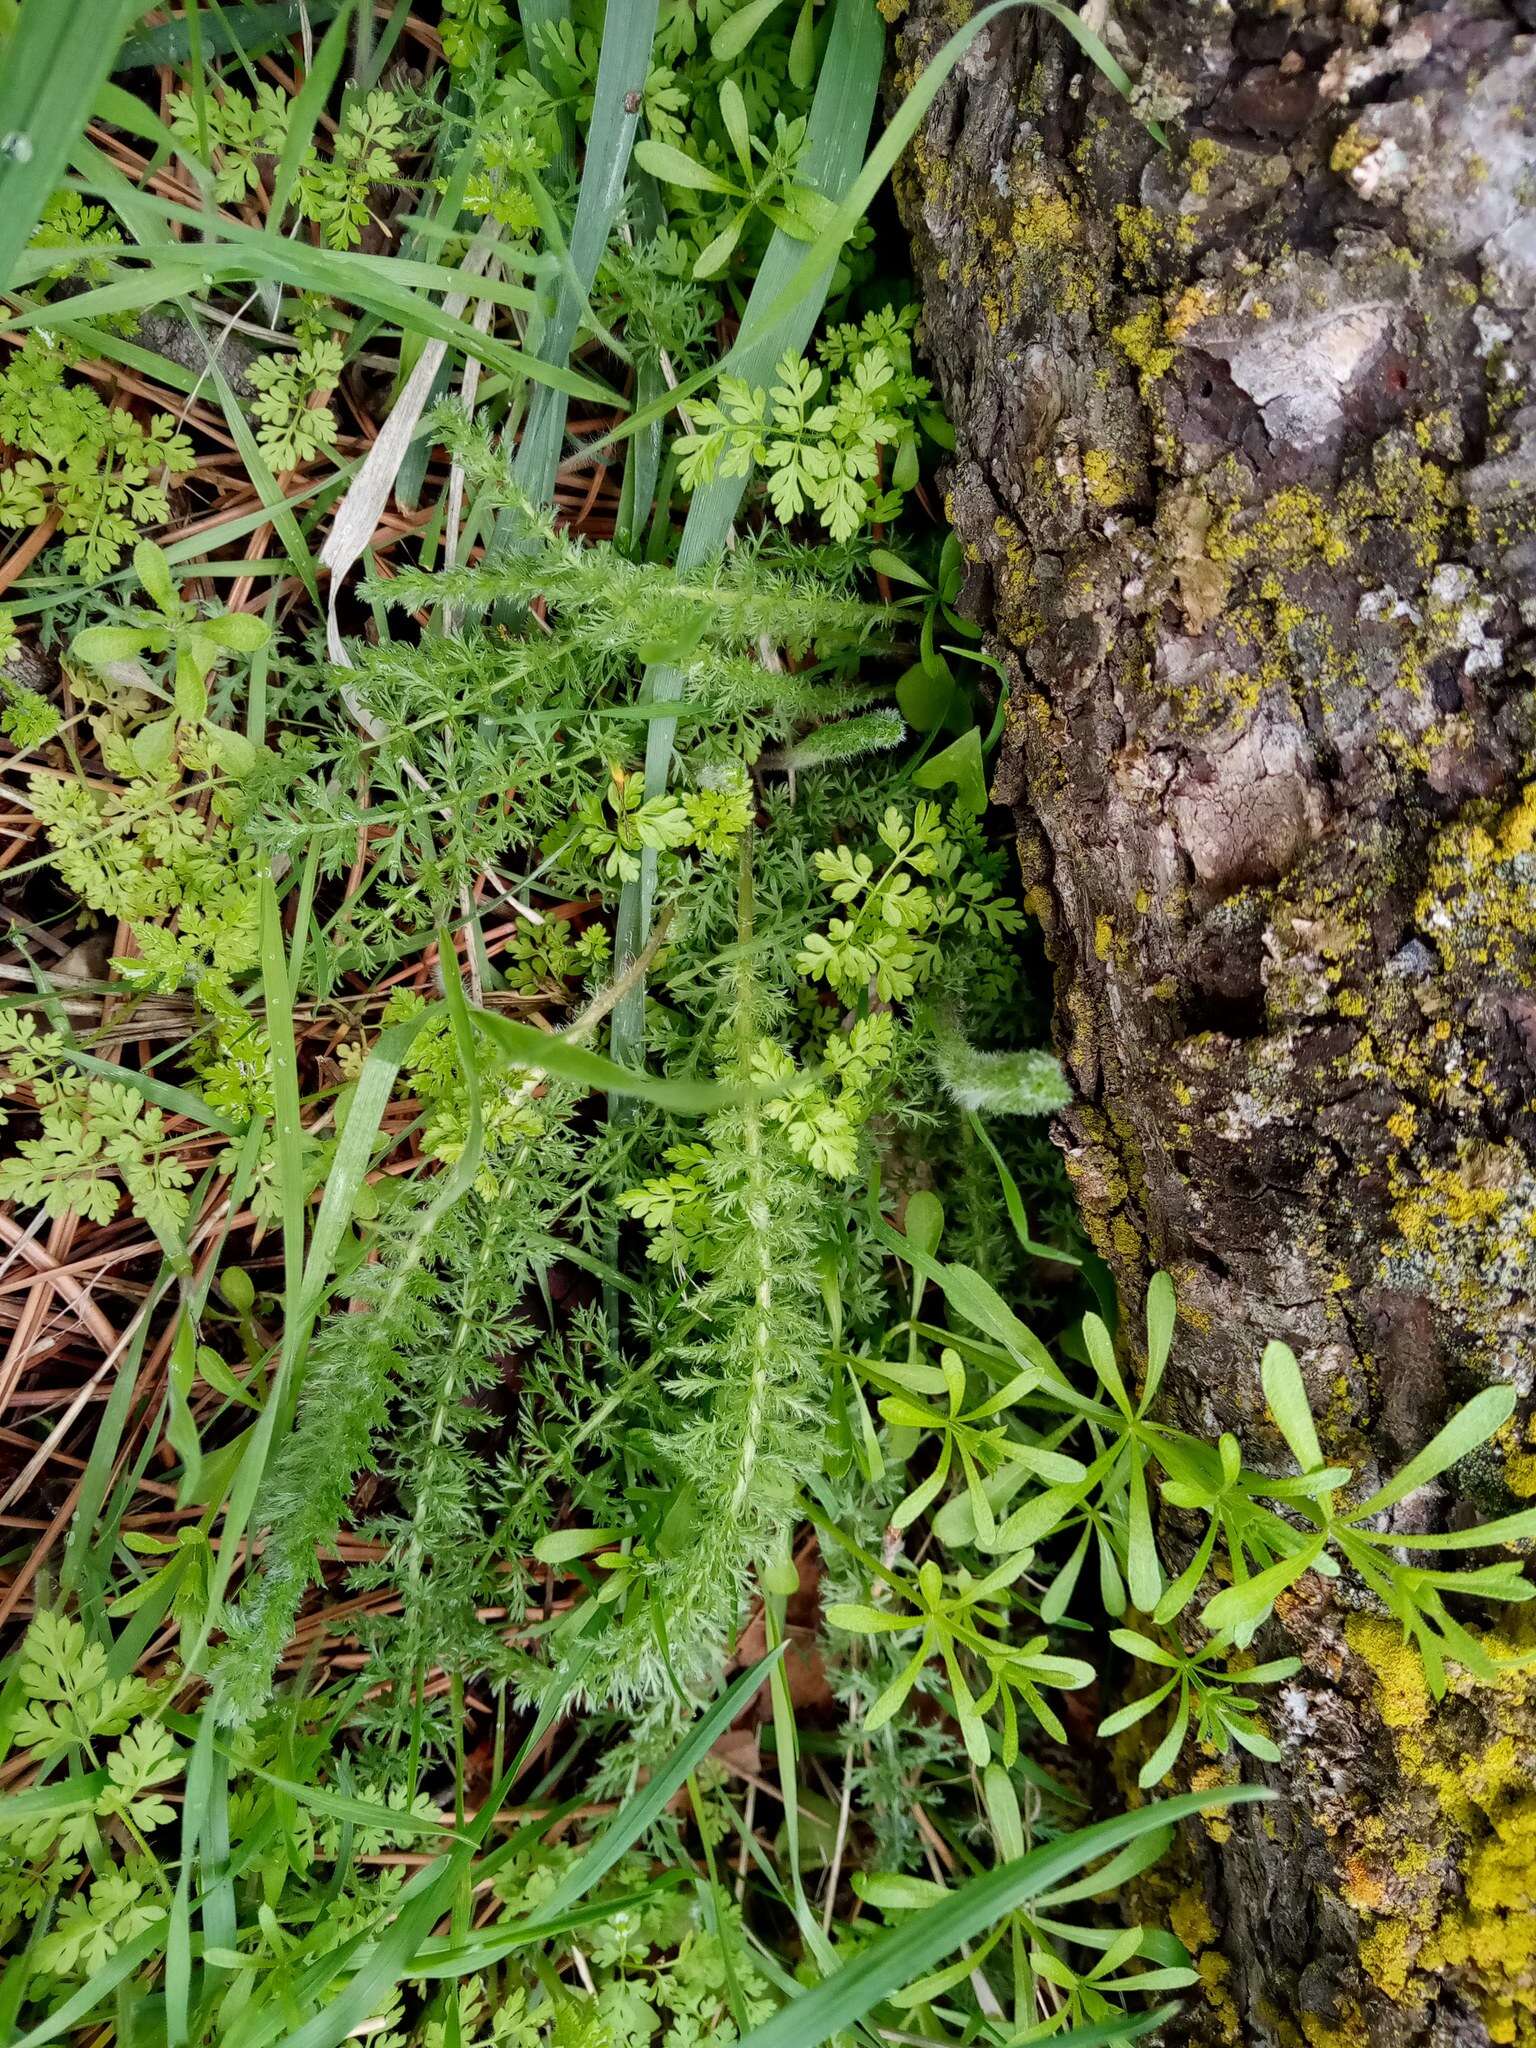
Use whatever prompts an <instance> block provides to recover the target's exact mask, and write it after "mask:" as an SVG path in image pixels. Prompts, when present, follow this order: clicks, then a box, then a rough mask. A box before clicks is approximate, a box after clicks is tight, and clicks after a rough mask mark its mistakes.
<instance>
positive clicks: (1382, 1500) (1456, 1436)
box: [1266, 1354, 1515, 1542]
mask: <svg viewBox="0 0 1536 2048" xmlns="http://www.w3.org/2000/svg"><path fill="white" fill-rule="evenodd" d="M1266 1355H1267V1354H1266ZM1267 1391H1268V1390H1267V1388H1266V1392H1267ZM1271 1406H1273V1403H1271ZM1514 1412H1515V1390H1514V1388H1513V1387H1485V1388H1484V1389H1483V1391H1482V1392H1481V1393H1480V1394H1476V1395H1474V1396H1473V1398H1472V1399H1471V1400H1470V1401H1469V1402H1468V1403H1467V1405H1466V1407H1465V1408H1458V1409H1457V1411H1456V1413H1455V1414H1454V1415H1453V1416H1452V1417H1451V1419H1450V1421H1449V1422H1448V1423H1447V1424H1446V1425H1445V1427H1444V1429H1442V1430H1440V1431H1439V1432H1438V1433H1437V1434H1436V1435H1435V1436H1433V1437H1431V1438H1430V1440H1429V1442H1428V1443H1427V1444H1426V1445H1425V1446H1424V1448H1423V1450H1422V1451H1420V1452H1419V1453H1418V1455H1417V1456H1416V1457H1413V1458H1410V1459H1409V1460H1408V1463H1407V1464H1406V1465H1405V1466H1404V1467H1403V1469H1402V1471H1401V1472H1398V1473H1395V1474H1394V1475H1393V1477H1392V1478H1391V1479H1389V1480H1388V1481H1387V1483H1386V1485H1385V1486H1383V1487H1381V1488H1379V1489H1378V1490H1377V1491H1376V1492H1375V1493H1373V1494H1372V1495H1371V1497H1370V1499H1369V1500H1367V1501H1362V1502H1361V1503H1360V1505H1359V1507H1357V1508H1352V1509H1351V1510H1350V1512H1349V1515H1348V1517H1347V1519H1348V1520H1349V1521H1351V1522H1360V1521H1364V1520H1365V1519H1366V1518H1367V1517H1368V1516H1371V1515H1379V1514H1381V1513H1383V1512H1384V1510H1386V1509H1387V1508H1392V1507H1396V1506H1397V1503H1398V1502H1399V1501H1400V1500H1406V1499H1407V1497H1408V1495H1409V1494H1410V1493H1414V1492H1416V1491H1417V1489H1418V1488H1419V1487H1421V1486H1427V1485H1428V1484H1429V1482H1430V1480H1431V1479H1438V1478H1439V1476H1440V1474H1441V1473H1442V1472H1446V1471H1448V1470H1449V1469H1450V1467H1451V1466H1452V1465H1454V1464H1456V1463H1457V1462H1458V1461H1459V1460H1460V1459H1462V1458H1465V1457H1466V1456H1467V1455H1468V1453H1469V1452H1471V1451H1475V1450H1477V1449H1478V1447H1479V1446H1480V1445H1482V1444H1485V1443H1487V1441H1488V1439H1489V1438H1490V1437H1491V1436H1493V1435H1494V1434H1495V1432H1496V1431H1498V1430H1500V1429H1502V1428H1503V1427H1504V1424H1505V1423H1506V1422H1508V1420H1509V1418H1510V1416H1511V1415H1513V1414H1514ZM1317 1462H1319V1463H1321V1460H1320V1459H1319V1460H1318V1461H1317ZM1405 1540H1406V1541H1408V1542H1417V1540H1418V1539H1417V1538H1416V1537H1408V1538H1407V1539H1405ZM1493 1540H1495V1541H1499V1540H1502V1539H1498V1538H1495V1539H1493Z"/></svg>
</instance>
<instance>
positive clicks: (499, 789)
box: [255, 417, 896, 968]
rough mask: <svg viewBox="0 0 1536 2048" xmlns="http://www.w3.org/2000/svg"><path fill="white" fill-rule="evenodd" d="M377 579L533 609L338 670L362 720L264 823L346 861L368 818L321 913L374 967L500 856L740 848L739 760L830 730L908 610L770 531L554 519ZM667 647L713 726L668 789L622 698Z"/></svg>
mask: <svg viewBox="0 0 1536 2048" xmlns="http://www.w3.org/2000/svg"><path fill="white" fill-rule="evenodd" d="M443 424H444V428H445V430H446V431H447V432H448V433H449V434H450V435H451V436H453V437H454V445H455V446H456V448H457V449H458V450H459V452H460V453H461V454H462V456H463V458H464V460H465V462H466V466H467V468H468V470H469V473H470V475H471V476H472V477H474V478H476V479H477V480H480V479H483V480H484V482H485V484H486V487H487V488H494V489H495V490H496V491H497V493H498V495H499V494H500V493H501V492H502V491H505V490H507V489H508V488H509V487H508V486H507V484H506V479H505V472H504V468H503V467H502V466H501V465H500V464H499V462H498V460H497V458H496V457H495V456H494V455H493V454H492V453H491V452H490V451H489V449H488V448H487V447H486V446H485V444H484V442H483V440H478V439H476V438H474V437H467V436H465V435H464V434H463V432H462V428H461V424H460V423H459V422H456V421H455V420H454V419H453V418H452V417H450V418H448V419H447V420H445V421H444V423H443ZM530 524H532V517H531V515H530ZM535 532H537V528H535ZM370 594H371V595H373V596H375V597H376V598H377V599H378V600H379V601H380V602H382V603H385V604H389V605H392V606H393V605H404V606H413V607H414V606H416V605H421V604H426V605H434V604H438V603H446V604H450V605H452V606H454V607H456V608H458V609H459V610H461V611H462V612H464V613H467V614H470V615H474V616H483V615H485V614H487V613H489V612H490V611H492V610H493V609H494V608H496V607H498V606H501V607H505V608H506V609H508V610H509V611H511V612H513V614H514V616H520V617H521V619H522V620H523V621H524V623H522V624H521V625H517V626H513V627H511V628H508V627H502V626H492V627H489V628H486V629H484V630H469V631H466V632H464V633H463V634H462V635H461V636H458V637H455V638H453V639H442V638H433V639H431V640H428V641H426V642H423V643H422V644H421V645H419V646H411V645H409V644H407V643H404V642H391V643H389V644H387V645H384V646H380V647H377V648H370V649H364V650H361V651H360V655H359V659H358V664H357V666H356V668H355V669H354V670H352V671H350V672H349V673H348V676H347V689H348V692H349V699H350V701H351V703H352V704H353V705H354V706H355V707H358V708H360V710H361V711H362V713H363V714H364V717H365V720H366V730H364V731H362V732H359V731H358V730H357V728H356V726H355V724H354V723H353V722H352V721H351V719H350V718H349V719H348V720H347V721H346V722H345V723H338V725H337V727H336V729H335V730H334V733H333V734H332V735H331V736H330V737H329V739H328V741H327V742H326V744H324V745H323V746H321V747H319V748H317V749H316V750H315V751H314V753H313V754H312V756H311V757H310V759H309V761H308V762H305V761H304V760H303V758H302V757H299V758H298V759H297V760H296V762H295V765H296V766H298V767H300V768H301V769H302V770H303V772H302V773H301V775H300V776H299V778H298V779H297V780H296V781H295V782H294V784H293V786H292V788H291V790H290V792H289V794H288V796H287V798H286V799H285V800H284V802H283V804H282V805H281V806H274V807H273V808H272V809H271V810H270V811H269V813H268V815H267V818H266V820H265V821H264V822H262V823H261V824H259V825H258V826H257V827H256V828H255V836H256V837H257V838H258V839H259V841H260V842H261V843H263V844H265V845H267V846H269V847H271V848H272V849H274V850H277V851H280V852H282V853H283V854H284V855H285V856H286V857H288V858H291V859H302V858H303V856H304V853H305V851H307V850H308V849H309V848H311V847H317V848H318V851H319V858H320V862H321V871H322V874H324V875H335V874H340V873H342V872H345V871H346V870H347V869H349V868H350V866H351V863H352V861H353V858H354V855H355V850H356V846H357V836H358V833H359V831H360V830H367V831H368V832H369V834H370V842H369V848H370V863H369V869H368V873H367V875H366V877H365V879H364V882H363V884H362V886H361V887H359V888H358V889H356V890H354V891H353V893H352V895H351V896H350V897H349V899H348V902H347V904H346V906H345V910H344V911H343V913H342V915H341V916H340V918H339V919H338V920H337V921H336V923H335V924H334V925H333V927H332V929H331V932H330V934H329V938H330V942H331V945H332V947H333V948H334V949H335V958H336V960H337V962H338V964H346V965H351V964H354V963H356V964H358V965H360V966H363V967H365V968H371V967H377V966H378V965H380V964H382V963H384V962H387V961H389V960H393V959H396V958H398V957H400V955H401V953H402V952H404V951H405V950H406V949H407V948H409V947H410V946H411V945H413V944H419V942H420V938H421V936H422V934H424V933H425V932H427V931H429V930H430V929H432V928H434V927H435V925H436V923H437V922H438V921H440V920H441V919H442V918H444V917H455V916H457V915H458V914H459V909H460V905H461V903H462V901H463V896H464V892H465V890H466V889H470V890H472V889H474V888H475V887H476V885H477V884H480V883H482V882H483V881H484V880H485V879H486V878H487V877H492V878H498V879H499V878H500V877H501V876H502V875H503V874H504V873H507V874H509V881H508V886H509V887H510V886H511V880H510V878H511V877H516V876H517V875H519V874H520V873H521V872H524V871H526V869H527V868H528V867H530V866H532V867H538V868H540V869H544V868H547V867H553V868H554V870H555V872H556V873H557V874H559V875H560V876H562V877H563V878H565V879H567V880H569V882H570V883H571V884H572V885H573V886H574V887H576V888H578V889H581V890H585V889H587V888H589V887H590V888H595V889H597V890H599V891H601V890H605V889H610V888H612V887H613V886H614V885H615V884H616V883H619V882H622V881H623V880H624V879H626V878H627V877H629V876H630V875H632V874H634V873H635V872H636V866H637V861H638V857H639V854H640V851H641V849H642V848H646V847H650V848H652V849H655V850H657V851H658V852H660V853H661V854H662V855H663V862H662V874H663V879H664V881H665V883H666V885H667V887H668V890H669V891H673V890H676V889H678V888H680V887H681V885H682V883H683V881H684V879H685V878H688V877H693V878H697V877H698V875H699V873H700V871H701V870H709V869H713V868H718V867H720V866H721V865H722V863H723V864H724V865H725V866H726V867H729V866H730V863H731V861H732V857H733V848H734V846H735V843H736V841H737V839H738V838H739V835H740V833H741V830H742V828H743V826H744V824H745V822H746V818H747V814H748V810H749V808H750V805H749V787H748V780H747V769H748V767H749V766H750V765H751V764H753V763H754V762H755V761H756V760H757V759H758V757H759V755H760V754H761V753H762V751H763V749H764V747H765V745H766V744H768V743H771V742H774V741H783V740H787V739H790V738H791V737H792V736H794V735H796V734H797V733H799V732H801V731H803V730H805V729H806V727H807V725H809V724H811V723H813V722H821V723H822V726H823V729H824V730H833V731H835V730H836V723H835V721H836V720H837V717H838V714H839V713H841V712H843V711H844V710H853V709H855V708H856V707H857V706H858V705H859V704H860V703H861V702H864V701H866V693H864V692H861V691H859V689H858V688H857V686H856V685H853V684H850V686H849V687H848V688H846V689H842V688H839V687H838V686H837V685H838V679H840V678H841V677H842V676H844V675H845V674H849V673H850V672H851V670H852V669H853V667H854V665H855V663H856V662H857V660H858V659H859V658H860V657H861V656H863V655H864V654H865V653H867V652H868V651H869V650H871V649H873V648H876V647H878V646H879V645H880V644H882V641H883V639H884V637H885V636H886V635H888V634H889V632H890V631H891V630H892V628H893V627H894V625H895V623H896V620H895V615H894V614H893V613H892V612H890V611H889V610H888V609H886V608H883V607H880V606H876V605H869V604H866V603H863V602H859V601H857V600H853V599H850V598H847V597H844V596H842V595H840V594H838V593H837V591H836V590H835V589H829V588H827V587H826V586H825V585H824V584H823V583H822V582H820V581H819V580H818V579H815V578H813V577H810V576H808V575H806V574H804V573H802V572H800V571H799V570H798V569H789V568H784V567H780V566H779V565H778V564H777V563H776V562H775V560H774V558H773V557H772V555H771V554H769V553H768V552H767V551H766V550H761V549H753V548H748V547H742V548H738V549H737V550H736V552H735V554H734V556H733V557H732V558H731V560H730V561H729V562H727V563H725V564H723V565H722V566H721V567H720V568H719V569H718V570H717V571H715V572H714V573H713V574H711V575H700V576H694V577H689V576H682V575H679V574H678V572H677V571H676V570H674V569H670V568H667V567H665V566H663V565H660V564H656V563H648V562H635V561H631V560H629V559H628V558H626V557H625V556H624V555H622V554H621V553H620V552H619V551H618V550H617V549H614V548H609V547H603V546H595V547H593V546H587V547H581V546H577V545H575V544H573V543H571V542H569V541H567V540H564V539H561V538H558V537H557V536H556V535H554V534H553V533H552V532H551V531H549V530H548V528H547V526H546V527H545V528H544V530H543V531H542V534H539V536H538V542H537V545H533V546H530V548H529V550H528V551H527V552H525V553H520V554H516V555H512V556H509V557H507V558H505V559H503V560H501V561H498V562H497V563H496V564H495V565H494V566H476V567H470V568H465V569H462V570H451V571H440V572H437V573H436V574H430V575H429V574H426V573H424V572H419V571H416V570H403V571H402V572H401V573H400V574H398V575H397V576H395V577H392V578H390V579H389V580H388V581H380V582H378V583H377V584H374V585H371V586H370ZM535 600H542V603H541V606H540V616H539V618H538V619H537V621H535V620H534V619H533V618H532V617H531V616H530V610H529V608H530V607H531V606H532V605H533V603H534V602H535ZM765 640H771V641H772V642H773V643H774V644H775V645H778V646H783V647H785V648H787V649H788V650H789V651H790V652H791V653H792V654H793V655H794V656H796V657H797V658H799V659H802V660H807V659H808V660H813V661H814V663H815V668H814V669H813V671H812V673H813V675H814V676H815V678H816V679H815V680H807V677H806V676H805V675H802V674H797V673H792V672H788V671H784V670H780V669H775V668H769V667H765V666H763V665H762V664H760V663H759V662H758V661H757V660H755V659H753V658H752V657H753V656H754V655H755V654H756V652H757V650H758V648H759V646H760V644H761V643H763V642H764V641H765ZM663 655H665V656H667V657H668V658H671V659H675V660H676V661H677V662H678V663H679V664H680V665H681V666H682V668H683V670H684V674H685V678H686V684H685V702H686V703H687V704H688V705H689V706H691V707H695V708H696V712H697V717H698V720H699V721H700V722H703V721H706V720H707V724H708V730H709V739H708V741H707V742H706V743H704V744H701V745H699V746H698V747H697V748H690V749H689V750H688V751H687V752H685V753H684V755H683V756H682V758H681V760H680V763H679V773H678V775H677V777H676V779H675V782H674V786H673V788H672V789H671V790H670V791H669V792H667V793H666V794H664V795H661V796H657V797H653V798H650V799H647V798H646V797H645V795H644V788H643V780H642V777H641V775H640V773H639V758H638V756H639V753H640V750H641V748H642V747H643V731H644V728H643V727H642V726H640V725H639V724H638V723H637V722H636V721H635V720H633V719H632V718H630V717H627V716H626V713H627V711H628V710H629V708H630V703H631V699H632V696H633V691H634V687H635V684H636V681H637V679H638V677H639V675H640V673H641V672H642V671H643V669H644V667H645V665H646V663H647V662H648V661H652V660H656V659H660V658H662V656H663ZM827 721H833V722H832V723H827ZM364 783H366V788H367V792H368V794H367V800H366V804H364V803H361V802H359V800H358V796H357V794H356V793H357V791H358V790H359V788H360V786H363V785H364ZM509 790H516V791H517V792H518V802H517V803H516V804H515V805H509V804H508V803H507V802H506V794H507V792H508V791H509Z"/></svg>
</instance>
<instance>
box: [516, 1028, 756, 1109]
mask: <svg viewBox="0 0 1536 2048" xmlns="http://www.w3.org/2000/svg"><path fill="white" fill-rule="evenodd" d="M475 1022H476V1024H477V1025H478V1026H479V1028H480V1029H481V1030H482V1031H483V1032H484V1033H485V1035H486V1036H487V1037H488V1038H489V1039H490V1040H491V1041H492V1042H493V1043H494V1044H495V1045H496V1047H497V1048H498V1050H500V1051H501V1052H502V1053H504V1054H505V1055H506V1057H507V1058H508V1059H509V1060H511V1061H513V1062H514V1063H515V1064H516V1065H517V1066H520V1067H531V1068H533V1069H534V1070H535V1071H536V1072H538V1073H541V1074H552V1075H553V1076H554V1077H555V1078H556V1079H557V1080H561V1081H573V1082H575V1083H576V1084H577V1085H578V1086H579V1087H581V1088H583V1089H595V1090H597V1091H598V1092H606V1093H608V1094H610V1095H636V1096H639V1097H640V1098H641V1099H642V1100H643V1101H645V1102H654V1103H655V1104H656V1105H657V1107H658V1108H660V1109H671V1110H676V1111H677V1112H678V1113H679V1114H680V1115H683V1116H702V1115H704V1114H706V1113H707V1112H708V1111H710V1110H716V1109H723V1108H724V1107H726V1105H727V1104H729V1103H733V1102H739V1101H740V1100H741V1095H742V1091H741V1089H739V1088H736V1087H732V1086H728V1085H725V1084H722V1083H718V1082H712V1081H667V1080H662V1079H658V1078H657V1077H656V1076H654V1075H651V1074H642V1073H637V1072H636V1071H635V1069H634V1068H633V1067H621V1066H619V1065H618V1063H617V1062H616V1061H614V1060H610V1059H605V1058H604V1057H603V1055H602V1054H601V1053H595V1052H588V1051H587V1049H586V1048H585V1046H580V1045H573V1044H572V1043H571V1041H570V1040H569V1039H568V1038H560V1037H556V1036H554V1035H553V1034H551V1033H549V1032H545V1031H540V1030H539V1029H538V1028H537V1026H535V1025H533V1024H523V1023H520V1022H519V1021H518V1020H517V1019H516V1018H514V1017H503V1016H501V1015H500V1014H499V1013H498V1012H496V1011H493V1010H477V1011H476V1012H475Z"/></svg>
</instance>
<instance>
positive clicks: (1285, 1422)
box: [1259, 1344, 1323, 1472]
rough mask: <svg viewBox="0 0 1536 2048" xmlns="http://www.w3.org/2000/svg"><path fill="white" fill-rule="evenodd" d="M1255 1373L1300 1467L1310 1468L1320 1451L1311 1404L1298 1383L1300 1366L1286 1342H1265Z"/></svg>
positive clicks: (1317, 1462)
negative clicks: (1257, 1371)
mask: <svg viewBox="0 0 1536 2048" xmlns="http://www.w3.org/2000/svg"><path fill="white" fill-rule="evenodd" d="M1259 1377H1260V1379H1261V1380H1262V1382H1263V1386H1264V1398H1265V1400H1266V1401H1267V1402H1268V1403H1269V1412H1270V1414H1271V1415H1273V1416H1274V1418H1275V1422H1276V1425H1277V1427H1278V1428H1279V1431H1280V1434H1281V1435H1282V1436H1283V1437H1284V1438H1285V1440H1286V1442H1287V1443H1288V1444H1289V1445H1290V1447H1291V1450H1292V1452H1293V1454H1294V1456H1295V1459H1296V1462H1297V1464H1298V1465H1300V1467H1301V1469H1302V1471H1303V1472H1310V1471H1312V1470H1313V1469H1314V1468H1315V1467H1316V1466H1318V1465H1321V1464H1322V1462H1323V1454H1322V1452H1321V1450H1320V1449H1319V1448H1318V1442H1317V1429H1316V1427H1315V1425H1314V1423H1313V1421H1312V1404H1311V1402H1310V1401H1309V1400H1308V1399H1307V1390H1306V1387H1305V1386H1304V1385H1303V1384H1302V1378H1301V1367H1300V1366H1299V1365H1298V1364H1297V1363H1296V1354H1295V1352H1294V1351H1292V1349H1291V1347H1290V1346H1289V1345H1288V1344H1266V1345H1265V1347H1264V1359H1263V1363H1262V1364H1261V1365H1260V1367H1259Z"/></svg>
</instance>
